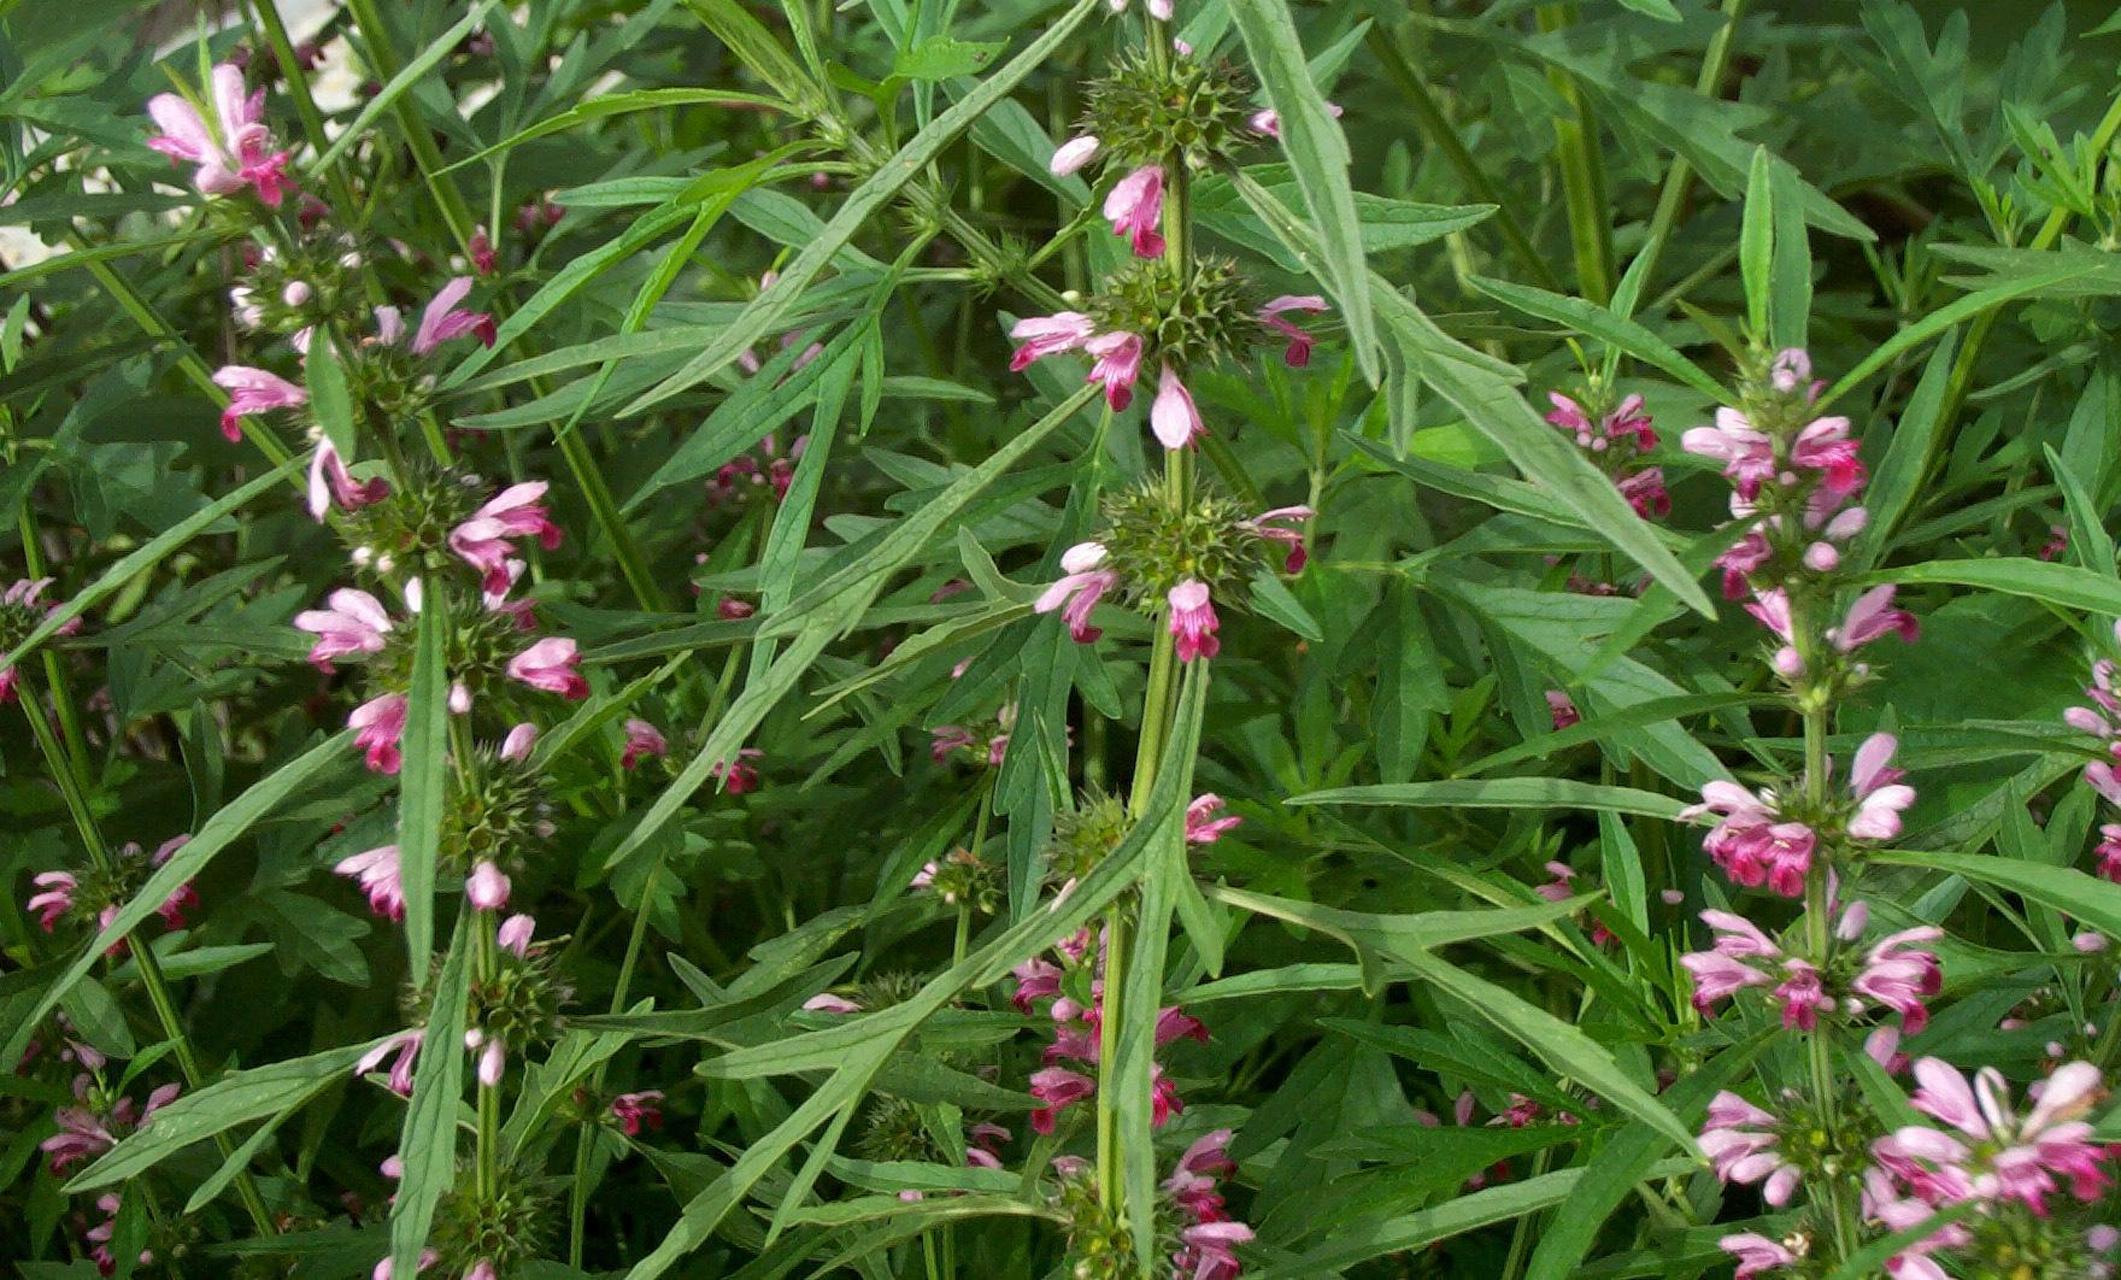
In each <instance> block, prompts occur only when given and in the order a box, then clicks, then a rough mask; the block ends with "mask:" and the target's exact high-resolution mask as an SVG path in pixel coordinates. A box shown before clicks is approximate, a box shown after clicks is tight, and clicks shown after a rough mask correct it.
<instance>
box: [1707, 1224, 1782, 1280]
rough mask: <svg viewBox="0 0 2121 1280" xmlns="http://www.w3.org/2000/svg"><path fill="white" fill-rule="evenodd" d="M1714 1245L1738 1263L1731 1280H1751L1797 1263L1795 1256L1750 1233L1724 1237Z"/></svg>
mask: <svg viewBox="0 0 2121 1280" xmlns="http://www.w3.org/2000/svg"><path fill="white" fill-rule="evenodd" d="M1716 1245H1717V1247H1718V1248H1720V1249H1722V1250H1723V1251H1724V1252H1725V1253H1728V1254H1730V1255H1731V1256H1732V1257H1733V1258H1735V1259H1737V1261H1738V1272H1737V1274H1736V1275H1735V1276H1733V1277H1732V1280H1752V1278H1753V1277H1754V1276H1757V1275H1759V1274H1760V1273H1761V1272H1763V1271H1773V1270H1774V1269H1775V1268H1777V1267H1787V1266H1792V1265H1794V1264H1795V1263H1796V1261H1797V1255H1796V1254H1794V1253H1791V1252H1790V1251H1789V1250H1788V1249H1785V1248H1783V1247H1782V1246H1781V1245H1780V1244H1777V1243H1776V1242H1775V1241H1773V1240H1770V1239H1768V1238H1767V1237H1766V1236H1763V1235H1758V1234H1756V1233H1754V1232H1751V1231H1743V1232H1740V1233H1738V1234H1736V1235H1728V1236H1725V1237H1723V1238H1722V1239H1721V1240H1718V1241H1717V1242H1716Z"/></svg>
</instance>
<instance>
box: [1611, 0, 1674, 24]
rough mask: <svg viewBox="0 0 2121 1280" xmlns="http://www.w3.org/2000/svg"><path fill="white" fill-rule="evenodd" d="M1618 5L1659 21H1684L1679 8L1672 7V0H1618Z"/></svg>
mask: <svg viewBox="0 0 2121 1280" xmlns="http://www.w3.org/2000/svg"><path fill="white" fill-rule="evenodd" d="M1620 5H1621V7H1622V8H1624V9H1633V10H1634V11H1635V12H1637V13H1640V14H1646V15H1648V16H1650V17H1652V18H1655V19H1657V20H1658V21H1659V22H1683V21H1685V18H1684V17H1682V16H1681V15H1680V12H1679V10H1677V9H1675V8H1673V7H1672V0H1620Z"/></svg>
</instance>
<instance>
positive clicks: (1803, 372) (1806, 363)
mask: <svg viewBox="0 0 2121 1280" xmlns="http://www.w3.org/2000/svg"><path fill="white" fill-rule="evenodd" d="M1811 377H1812V357H1811V355H1810V354H1809V353H1807V352H1806V351H1805V350H1804V349H1803V348H1802V347H1785V348H1783V349H1782V350H1780V351H1778V352H1776V353H1775V361H1774V363H1773V364H1772V365H1770V366H1769V367H1768V385H1769V386H1771V387H1773V388H1775V390H1777V391H1780V392H1781V393H1782V394H1784V395H1789V394H1790V393H1791V392H1793V391H1795V390H1797V388H1799V387H1801V386H1803V385H1804V384H1805V383H1806V382H1809V381H1810V380H1811Z"/></svg>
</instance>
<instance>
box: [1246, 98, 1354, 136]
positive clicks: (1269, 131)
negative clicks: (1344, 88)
mask: <svg viewBox="0 0 2121 1280" xmlns="http://www.w3.org/2000/svg"><path fill="white" fill-rule="evenodd" d="M1346 112H1347V108H1345V107H1343V106H1341V105H1340V104H1339V103H1337V102H1328V103H1327V104H1326V114H1327V115H1329V116H1332V117H1333V118H1334V119H1335V120H1338V119H1340V118H1341V116H1343V115H1344V114H1346ZM1245 123H1247V124H1249V125H1251V126H1252V132H1254V133H1263V134H1265V135H1267V136H1268V137H1270V138H1272V139H1274V140H1275V141H1276V142H1279V141H1281V113H1280V112H1279V111H1276V110H1274V109H1273V108H1271V107H1269V108H1265V109H1263V110H1260V111H1255V112H1253V113H1252V115H1251V118H1250V119H1248V120H1247V121H1246V122H1245Z"/></svg>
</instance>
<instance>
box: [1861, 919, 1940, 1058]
mask: <svg viewBox="0 0 2121 1280" xmlns="http://www.w3.org/2000/svg"><path fill="white" fill-rule="evenodd" d="M1943 936H1944V930H1942V929H1939V928H1937V927H1935V926H1934V925H1924V926H1921V927H1919V928H1914V929H1902V930H1901V931H1900V932H1898V933H1893V934H1888V935H1887V936H1886V937H1884V938H1882V939H1880V940H1879V942H1878V944H1877V945H1876V946H1874V947H1872V948H1871V950H1870V954H1868V955H1867V956H1865V957H1864V961H1863V971H1862V972H1861V973H1859V974H1857V975H1856V978H1855V980H1854V981H1853V982H1851V983H1849V990H1850V991H1852V992H1854V993H1855V994H1857V995H1860V996H1868V997H1870V998H1871V999H1873V1000H1876V1001H1877V1002H1878V1003H1880V1004H1882V1005H1884V1006H1886V1007H1887V1008H1889V1009H1891V1010H1893V1011H1894V1012H1895V1013H1898V1014H1899V1015H1900V1024H1901V1026H1902V1028H1903V1029H1904V1030H1905V1031H1906V1032H1907V1034H1908V1035H1916V1034H1918V1033H1920V1032H1921V1030H1922V1028H1924V1027H1925V1026H1927V1025H1929V1009H1928V1007H1927V1006H1925V1005H1924V1004H1923V1000H1924V999H1926V998H1927V997H1930V996H1934V995H1936V994H1937V993H1938V992H1939V991H1941V990H1943V988H1944V969H1943V967H1942V966H1941V965H1940V964H1939V963H1938V962H1937V955H1936V953H1935V952H1933V951H1925V950H1921V949H1919V948H1918V947H1916V945H1915V944H1916V943H1920V942H1934V941H1935V940H1937V939H1938V938H1941V937H1943Z"/></svg>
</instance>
